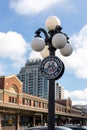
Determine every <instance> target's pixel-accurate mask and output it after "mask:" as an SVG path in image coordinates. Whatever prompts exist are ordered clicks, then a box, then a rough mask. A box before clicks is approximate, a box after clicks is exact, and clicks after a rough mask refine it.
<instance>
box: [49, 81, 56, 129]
mask: <svg viewBox="0 0 87 130" xmlns="http://www.w3.org/2000/svg"><path fill="white" fill-rule="evenodd" d="M54 115H55V80H54V79H51V80H49V97H48V130H54V125H55V116H54Z"/></svg>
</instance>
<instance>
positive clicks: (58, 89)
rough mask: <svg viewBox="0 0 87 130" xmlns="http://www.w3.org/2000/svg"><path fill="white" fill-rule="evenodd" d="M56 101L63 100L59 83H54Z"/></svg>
mask: <svg viewBox="0 0 87 130" xmlns="http://www.w3.org/2000/svg"><path fill="white" fill-rule="evenodd" d="M57 99H64V88H63V87H62V86H61V85H60V84H59V83H55V100H57Z"/></svg>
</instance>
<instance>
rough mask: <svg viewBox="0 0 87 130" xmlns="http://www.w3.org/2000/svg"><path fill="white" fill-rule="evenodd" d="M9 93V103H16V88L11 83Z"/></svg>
mask: <svg viewBox="0 0 87 130" xmlns="http://www.w3.org/2000/svg"><path fill="white" fill-rule="evenodd" d="M9 92H10V95H9V102H10V103H17V95H18V89H17V86H16V85H12V86H11V87H10V89H9Z"/></svg>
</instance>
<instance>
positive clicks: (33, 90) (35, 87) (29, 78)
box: [17, 59, 49, 99]
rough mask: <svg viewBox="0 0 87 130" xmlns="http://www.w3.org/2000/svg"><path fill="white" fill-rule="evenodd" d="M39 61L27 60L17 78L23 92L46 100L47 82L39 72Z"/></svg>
mask: <svg viewBox="0 0 87 130" xmlns="http://www.w3.org/2000/svg"><path fill="white" fill-rule="evenodd" d="M40 64H41V59H32V60H27V61H26V63H25V66H24V67H22V68H21V70H20V72H19V74H18V75H17V77H18V78H19V79H20V80H21V82H22V83H23V92H25V93H28V94H31V95H34V96H38V97H41V98H45V99H48V86H49V85H48V84H49V82H48V80H47V79H46V77H44V76H43V75H42V74H41V72H40Z"/></svg>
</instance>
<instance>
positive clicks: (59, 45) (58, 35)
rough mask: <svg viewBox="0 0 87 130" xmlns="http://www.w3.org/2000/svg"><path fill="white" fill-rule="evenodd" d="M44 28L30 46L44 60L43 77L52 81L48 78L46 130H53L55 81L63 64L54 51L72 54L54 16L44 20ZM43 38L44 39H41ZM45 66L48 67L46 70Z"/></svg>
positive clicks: (58, 21) (39, 30) (38, 32)
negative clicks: (58, 50)
mask: <svg viewBox="0 0 87 130" xmlns="http://www.w3.org/2000/svg"><path fill="white" fill-rule="evenodd" d="M45 26H46V29H47V31H46V30H45V29H43V28H39V29H38V30H37V31H36V32H35V34H36V35H35V37H34V39H33V40H32V43H31V46H32V49H33V50H35V51H37V52H40V54H41V56H42V57H43V58H44V60H43V61H42V68H41V70H42V71H43V70H46V71H44V72H45V76H46V75H48V78H49V77H52V79H51V78H49V94H48V130H54V126H55V116H54V115H55V80H57V79H59V78H60V77H61V76H62V75H63V72H64V64H63V62H62V61H61V60H60V58H58V57H56V56H55V51H56V49H60V53H61V54H62V55H63V56H69V55H71V54H72V51H73V49H72V47H71V45H70V43H69V41H68V40H69V38H68V36H67V35H66V34H65V33H63V32H62V27H61V22H60V20H59V18H57V17H56V16H50V17H48V18H47V19H46V22H45ZM41 34H44V35H41ZM43 36H44V38H42V37H43ZM54 60H55V61H54ZM47 65H48V66H49V67H48V68H47ZM43 66H44V67H43ZM44 68H45V69H44ZM47 70H49V71H47ZM50 70H52V71H50ZM46 72H47V73H46ZM42 74H43V72H42ZM57 74H58V75H57ZM55 75H57V77H56V78H54V77H55Z"/></svg>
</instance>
